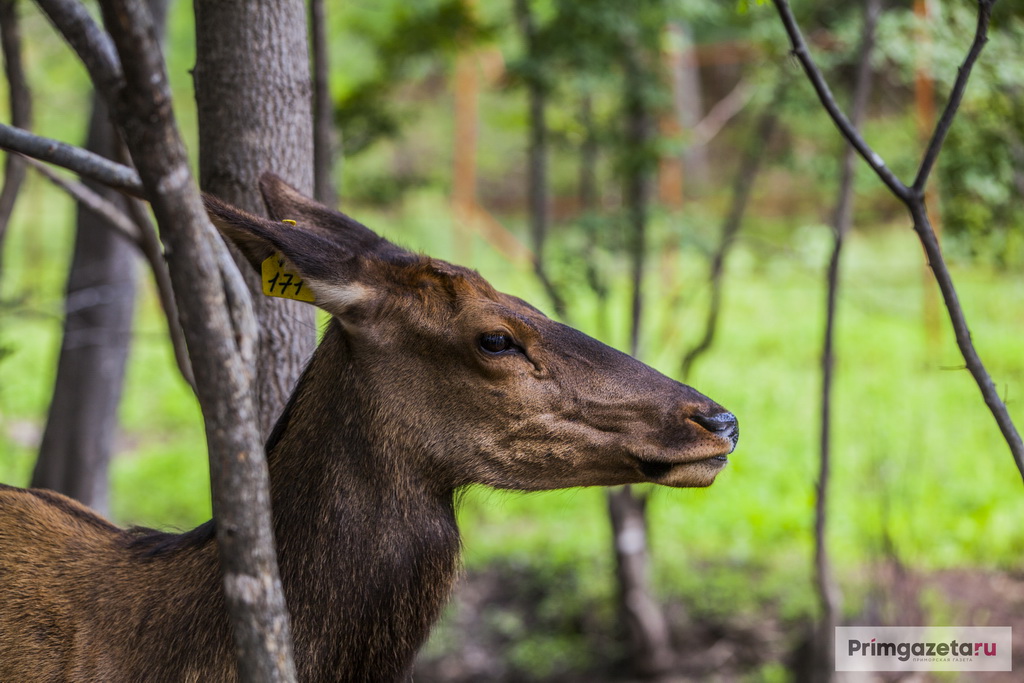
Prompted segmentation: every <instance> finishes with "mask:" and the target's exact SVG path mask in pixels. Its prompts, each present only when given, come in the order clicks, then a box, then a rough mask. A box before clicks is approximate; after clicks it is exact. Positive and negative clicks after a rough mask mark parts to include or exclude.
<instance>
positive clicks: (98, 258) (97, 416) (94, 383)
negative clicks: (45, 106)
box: [31, 0, 168, 514]
mask: <svg viewBox="0 0 1024 683" xmlns="http://www.w3.org/2000/svg"><path fill="white" fill-rule="evenodd" d="M148 5H149V10H150V13H151V14H152V15H153V19H154V23H155V25H156V28H157V31H158V33H159V34H161V35H162V34H163V31H164V24H165V21H164V20H165V18H166V14H167V5H168V0H149V2H148ZM85 146H86V149H88V150H90V151H92V152H95V153H97V154H99V155H101V156H104V157H106V158H108V159H112V160H118V159H120V158H121V157H122V156H123V153H122V148H121V139H120V137H119V136H118V134H117V131H116V130H115V129H114V126H113V124H112V123H111V119H110V112H109V110H108V108H107V106H106V104H105V103H104V101H103V98H102V97H101V96H100V95H99V94H96V95H95V96H94V97H93V108H92V115H91V117H90V119H89V133H88V138H87V140H86V145H85ZM85 184H86V186H88V187H89V188H90V189H92V190H93V191H94V192H96V193H97V194H99V195H101V196H103V197H104V198H106V199H107V200H108V201H110V202H111V203H112V204H114V205H115V206H117V207H118V208H119V209H121V210H122V211H123V212H127V209H128V205H127V200H126V198H125V197H124V196H123V195H121V193H119V192H117V191H115V190H112V189H110V188H109V187H106V186H104V185H100V184H98V183H95V182H92V181H89V180H86V181H85ZM137 271H138V256H137V253H136V247H135V245H133V244H131V242H130V241H129V240H127V239H126V238H125V237H124V236H123V235H121V234H119V233H118V232H117V231H116V230H112V229H111V227H110V226H109V225H107V224H106V221H105V219H104V218H101V217H99V216H97V215H96V214H95V213H93V212H92V211H90V210H89V209H87V208H85V207H83V206H81V205H79V207H78V217H77V219H76V235H75V249H74V254H73V256H72V259H71V267H70V272H69V274H68V282H67V293H66V300H65V318H64V338H63V342H62V344H61V352H60V360H59V362H58V365H57V378H56V381H55V384H54V390H53V400H52V401H51V403H50V411H49V414H48V416H47V420H46V428H45V430H44V431H43V439H42V443H41V445H40V447H39V457H38V459H37V460H36V464H35V469H34V471H33V473H32V483H31V485H32V486H34V487H39V488H48V489H53V490H54V491H59V492H61V493H63V494H65V495H68V496H71V497H72V498H76V499H78V500H80V501H81V502H82V503H84V504H85V505H88V506H89V507H91V508H93V509H95V510H98V511H99V512H101V513H103V514H106V513H107V512H108V509H109V467H110V459H111V457H112V455H113V450H114V439H115V437H116V435H117V427H118V420H117V410H118V405H119V404H120V401H121V391H122V389H123V387H124V375H125V366H126V363H127V360H128V349H129V346H130V343H131V334H132V317H133V313H134V308H135V283H136V279H137V275H138V272H137Z"/></svg>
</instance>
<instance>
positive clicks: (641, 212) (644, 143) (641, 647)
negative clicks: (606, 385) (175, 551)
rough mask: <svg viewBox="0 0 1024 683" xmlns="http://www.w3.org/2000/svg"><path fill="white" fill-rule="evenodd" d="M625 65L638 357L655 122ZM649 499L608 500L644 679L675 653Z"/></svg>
mask: <svg viewBox="0 0 1024 683" xmlns="http://www.w3.org/2000/svg"><path fill="white" fill-rule="evenodd" d="M629 52H630V53H631V54H629V55H627V58H626V63H625V87H626V92H625V98H624V100H625V107H626V111H625V117H626V153H627V155H630V157H628V158H629V162H628V163H627V164H625V169H626V170H625V173H626V177H625V178H624V181H625V183H624V184H625V189H624V199H625V203H626V208H627V211H628V214H629V215H628V221H629V229H628V230H629V231H628V234H629V237H628V244H629V251H630V260H631V262H632V280H633V296H632V316H631V329H630V353H631V354H632V355H633V356H634V357H636V356H638V355H639V352H640V328H641V324H642V322H643V318H642V315H643V276H644V267H645V264H646V254H647V214H648V204H649V202H650V194H651V180H652V171H653V163H654V161H653V157H652V158H648V155H647V154H646V150H647V147H648V146H649V144H650V137H651V134H652V131H653V119H652V116H651V112H650V108H649V107H648V104H647V98H646V96H645V87H644V86H645V83H644V81H645V80H646V78H647V77H649V74H647V73H645V71H644V64H643V61H642V60H643V55H641V54H640V52H639V48H637V47H635V46H634V47H632V48H631V49H630V50H629ZM646 509H647V495H646V494H645V493H634V491H633V489H632V488H631V487H629V486H625V487H622V488H619V489H616V490H614V491H611V492H610V493H609V494H608V511H609V514H610V517H611V523H612V537H613V539H614V544H615V562H616V568H617V576H618V580H619V608H620V612H621V614H622V617H623V621H624V622H625V624H626V626H627V628H628V630H629V637H630V645H631V660H632V667H633V669H634V671H636V673H638V674H640V675H643V676H657V675H660V674H663V673H666V672H668V671H669V670H670V669H671V668H672V666H673V663H674V660H675V653H674V651H673V649H672V642H671V638H670V633H669V627H668V620H667V619H666V617H665V614H664V613H663V612H662V610H661V606H660V605H659V604H658V603H657V601H656V600H655V599H654V598H653V596H652V595H651V586H650V578H649V576H648V573H649V564H650V563H649V561H648V554H647V520H646Z"/></svg>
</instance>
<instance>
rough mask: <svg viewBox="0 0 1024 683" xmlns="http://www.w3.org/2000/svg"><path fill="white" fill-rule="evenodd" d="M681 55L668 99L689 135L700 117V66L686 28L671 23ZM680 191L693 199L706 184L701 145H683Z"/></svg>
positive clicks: (705, 155)
mask: <svg viewBox="0 0 1024 683" xmlns="http://www.w3.org/2000/svg"><path fill="white" fill-rule="evenodd" d="M669 31H671V33H672V36H673V38H674V39H675V40H676V42H677V45H678V49H679V50H680V52H681V57H682V58H681V59H680V60H679V65H678V69H677V70H675V71H674V72H673V74H672V99H673V102H674V105H675V106H674V109H675V111H676V115H677V116H678V117H679V124H680V126H682V129H683V130H684V131H691V132H692V131H693V129H694V128H695V127H696V126H697V124H698V123H700V121H701V119H702V118H703V117H704V104H703V99H704V98H703V93H702V92H701V80H700V64H699V63H698V62H697V51H696V50H695V49H694V45H693V34H692V32H691V31H690V25H689V24H687V23H686V22H682V21H674V22H672V24H671V25H670V27H669ZM682 160H683V179H684V180H683V191H684V193H685V195H686V196H687V197H690V198H692V197H695V196H697V195H699V194H700V191H701V190H702V189H703V188H704V187H705V186H706V184H707V181H708V168H709V164H708V153H707V146H706V145H705V144H704V143H702V142H694V143H693V144H691V145H687V146H686V148H685V149H684V150H683V153H682Z"/></svg>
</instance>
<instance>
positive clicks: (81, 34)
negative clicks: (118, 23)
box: [36, 0, 124, 99]
mask: <svg viewBox="0 0 1024 683" xmlns="http://www.w3.org/2000/svg"><path fill="white" fill-rule="evenodd" d="M36 4H37V5H39V8H40V9H41V10H43V12H44V13H45V14H46V16H47V18H49V20H50V22H51V23H52V24H53V25H54V27H56V29H57V31H58V32H59V33H60V34H61V35H62V36H63V37H64V40H66V41H67V42H68V45H70V46H71V49H72V50H74V51H75V52H76V53H77V54H78V58H79V59H80V60H82V64H84V65H85V68H86V70H87V71H88V72H89V77H90V78H91V79H92V82H93V85H94V86H95V87H96V89H97V90H98V91H100V92H101V93H103V95H104V97H107V98H108V99H109V98H110V97H111V96H112V95H113V94H114V93H115V92H117V90H119V89H120V88H121V86H122V84H123V82H124V74H123V73H122V71H121V62H120V60H118V57H117V50H116V49H115V48H114V43H113V42H112V41H111V40H110V36H109V35H107V33H106V31H104V30H103V28H102V27H101V26H100V25H99V24H97V23H96V20H95V19H93V17H92V15H91V14H89V11H88V10H87V9H86V8H85V5H83V4H82V3H81V2H78V1H77V0H36Z"/></svg>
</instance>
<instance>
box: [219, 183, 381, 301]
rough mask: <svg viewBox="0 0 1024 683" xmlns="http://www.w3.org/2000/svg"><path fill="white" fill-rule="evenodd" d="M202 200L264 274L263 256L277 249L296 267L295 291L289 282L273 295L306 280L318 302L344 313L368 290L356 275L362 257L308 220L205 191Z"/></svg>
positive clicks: (283, 293) (289, 294) (287, 294)
mask: <svg viewBox="0 0 1024 683" xmlns="http://www.w3.org/2000/svg"><path fill="white" fill-rule="evenodd" d="M203 202H204V203H205V205H206V211H207V213H208V214H209V216H210V220H211V221H212V222H213V224H214V226H216V227H217V229H218V230H219V231H220V233H221V234H222V235H224V237H225V238H227V239H228V240H229V241H230V242H231V243H232V244H234V245H235V246H236V247H238V249H239V250H240V251H241V252H242V254H243V255H244V256H245V258H246V260H247V261H248V262H249V263H250V265H252V267H253V268H254V269H255V270H256V272H257V273H259V274H260V276H261V279H262V277H263V275H264V270H263V262H264V261H266V260H267V259H268V258H270V257H272V256H274V255H276V254H280V255H281V256H283V257H284V259H285V260H286V261H287V263H288V266H290V267H293V268H294V270H295V271H296V273H297V275H298V276H299V279H296V280H295V281H294V282H292V281H291V279H290V278H289V286H295V288H296V290H295V292H291V291H290V290H289V289H288V288H287V287H286V288H284V289H283V290H282V291H281V292H279V293H274V296H284V297H285V298H298V297H297V296H292V294H297V293H298V292H299V291H301V289H300V284H303V283H304V284H305V285H306V286H308V288H309V290H310V291H312V293H313V298H314V300H315V303H316V304H318V305H319V306H321V307H323V308H325V309H326V310H327V311H328V312H330V313H333V314H335V315H341V314H343V313H344V312H345V311H346V310H348V309H349V308H351V307H352V306H353V305H355V304H356V303H357V302H359V301H362V300H363V299H365V298H366V297H367V296H368V295H369V294H370V289H369V288H368V287H366V286H364V285H362V284H360V283H359V282H358V281H357V279H358V274H359V272H360V270H361V268H362V266H363V264H362V259H361V258H360V257H359V256H358V255H357V254H354V253H352V252H351V251H350V250H349V249H346V248H344V247H343V246H341V245H339V244H337V243H336V242H334V241H333V240H331V239H328V238H327V237H325V236H323V235H321V234H319V233H318V232H316V231H313V230H309V229H308V228H307V227H306V226H305V225H304V224H301V223H298V222H296V224H295V225H289V224H287V223H283V222H280V221H273V220H269V219H266V218H262V217H260V216H254V215H253V214H250V213H248V212H245V211H242V210H241V209H237V208H235V207H233V206H231V205H230V204H227V203H226V202H223V201H221V200H219V199H217V198H216V197H211V196H209V195H203ZM264 285H266V283H264ZM265 291H266V290H265ZM300 300H303V301H309V299H300Z"/></svg>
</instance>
